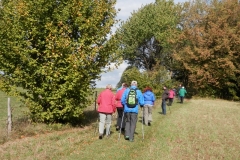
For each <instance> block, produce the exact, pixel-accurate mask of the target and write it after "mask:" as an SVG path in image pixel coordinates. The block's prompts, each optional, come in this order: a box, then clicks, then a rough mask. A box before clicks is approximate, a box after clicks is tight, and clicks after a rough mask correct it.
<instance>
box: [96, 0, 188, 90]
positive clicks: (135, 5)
mask: <svg viewBox="0 0 240 160" xmlns="http://www.w3.org/2000/svg"><path fill="white" fill-rule="evenodd" d="M184 1H186V0H175V2H176V3H178V2H184ZM154 2H155V0H117V3H116V9H118V8H120V9H121V10H120V11H119V13H118V15H117V19H121V20H127V18H129V17H130V16H131V13H132V12H133V11H134V10H135V11H136V10H138V9H139V8H141V7H142V6H144V5H146V4H149V3H154ZM113 30H114V29H113ZM126 67H127V64H125V63H123V64H121V65H120V66H119V67H118V69H114V70H113V71H111V72H107V73H102V74H101V75H102V77H101V80H100V81H97V83H96V84H97V86H96V87H97V88H105V87H106V85H107V84H111V85H112V86H113V87H115V86H116V85H117V83H118V82H119V80H120V78H121V76H122V73H123V71H124V70H125V69H126Z"/></svg>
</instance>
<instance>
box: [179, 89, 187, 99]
mask: <svg viewBox="0 0 240 160" xmlns="http://www.w3.org/2000/svg"><path fill="white" fill-rule="evenodd" d="M178 93H179V96H180V103H183V100H184V97H185V94H186V93H187V91H186V89H185V88H184V86H182V88H181V89H180V90H179V92H178Z"/></svg>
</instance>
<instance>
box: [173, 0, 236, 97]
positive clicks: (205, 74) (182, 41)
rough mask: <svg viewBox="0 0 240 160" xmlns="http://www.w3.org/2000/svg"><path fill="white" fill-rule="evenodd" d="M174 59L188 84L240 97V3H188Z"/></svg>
mask: <svg viewBox="0 0 240 160" xmlns="http://www.w3.org/2000/svg"><path fill="white" fill-rule="evenodd" d="M184 9H185V10H183V14H182V21H181V22H182V25H181V29H182V30H181V33H180V34H179V35H178V38H177V39H175V40H174V42H175V44H174V46H175V50H174V59H175V60H177V62H178V63H180V64H182V67H181V68H178V69H179V70H181V69H182V70H185V72H186V73H187V75H188V82H189V86H191V87H192V88H194V89H195V93H198V94H200V95H203V96H216V97H221V98H233V99H239V97H240V80H239V75H240V74H239V73H240V65H239V63H240V47H239V46H240V36H239V35H240V16H239V15H240V4H239V2H238V1H237V0H226V1H211V2H209V1H208V3H207V2H204V1H196V2H192V3H186V4H185V6H184Z"/></svg>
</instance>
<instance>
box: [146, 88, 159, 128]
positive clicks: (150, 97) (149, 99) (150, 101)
mask: <svg viewBox="0 0 240 160" xmlns="http://www.w3.org/2000/svg"><path fill="white" fill-rule="evenodd" d="M143 97H144V106H143V115H144V124H145V125H148V126H151V122H152V108H153V105H154V102H155V100H156V99H155V95H154V93H153V91H152V88H150V87H146V88H145V89H144V91H143Z"/></svg>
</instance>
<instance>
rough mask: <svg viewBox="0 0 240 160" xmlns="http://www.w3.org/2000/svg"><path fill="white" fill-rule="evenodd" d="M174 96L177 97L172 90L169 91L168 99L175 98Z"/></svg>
mask: <svg viewBox="0 0 240 160" xmlns="http://www.w3.org/2000/svg"><path fill="white" fill-rule="evenodd" d="M174 96H175V92H174V91H173V90H172V89H171V90H170V91H169V95H168V98H174Z"/></svg>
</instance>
